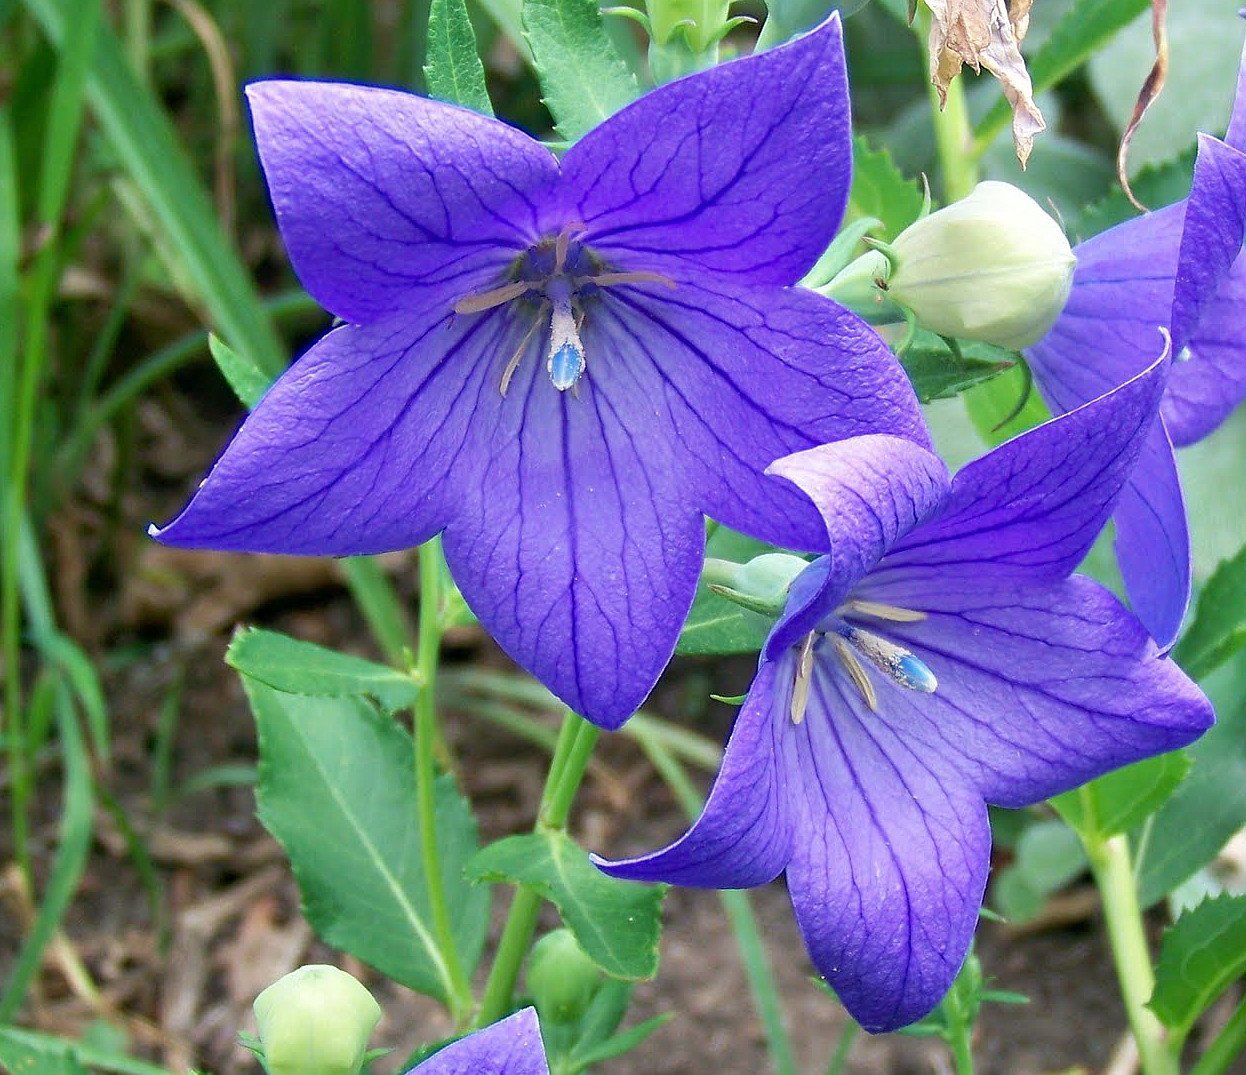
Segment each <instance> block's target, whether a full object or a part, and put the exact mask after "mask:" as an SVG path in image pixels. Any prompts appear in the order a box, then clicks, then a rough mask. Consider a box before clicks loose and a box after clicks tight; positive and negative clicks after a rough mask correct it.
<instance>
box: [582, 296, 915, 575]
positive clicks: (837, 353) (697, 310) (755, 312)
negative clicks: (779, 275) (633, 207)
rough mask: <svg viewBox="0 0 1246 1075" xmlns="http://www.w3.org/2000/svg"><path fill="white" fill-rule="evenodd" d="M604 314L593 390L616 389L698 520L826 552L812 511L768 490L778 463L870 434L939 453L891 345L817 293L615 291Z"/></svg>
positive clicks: (591, 324)
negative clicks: (656, 443)
mask: <svg viewBox="0 0 1246 1075" xmlns="http://www.w3.org/2000/svg"><path fill="white" fill-rule="evenodd" d="M600 312H601V315H602V316H597V314H598V311H594V316H593V317H590V319H589V320H588V322H587V323H586V325H587V334H586V336H585V347H586V348H587V352H588V356H589V358H588V362H589V366H588V379H589V380H592V379H593V378H594V377H597V378H599V379H600V378H601V377H604V376H609V377H610V378H611V379H612V383H613V378H615V377H616V375H617V377H618V378H619V379H620V381H621V382H624V383H625V384H626V391H627V392H628V393H630V395H631V399H630V403H629V406H630V408H631V409H632V410H634V411H637V412H641V411H643V412H644V413H646V414H648V415H649V416H650V420H651V424H652V426H653V432H652V433H651V434H650V435H651V436H652V437H654V438H658V439H660V441H661V443H662V444H663V445H664V446H665V447H666V449H667V451H668V453H669V455H668V460H669V462H668V464H667V465H669V466H671V467H677V468H678V469H679V470H680V471H681V482H682V485H683V486H684V488H686V489H688V490H689V495H690V496H694V497H695V498H696V504H697V506H698V507H699V508H700V509H701V510H702V511H704V512H705V513H706V514H707V515H710V516H711V517H713V518H715V519H717V520H718V521H719V522H722V523H724V524H726V525H727V526H730V527H732V528H733V529H736V530H741V531H743V532H745V533H747V534H750V535H752V536H753V537H756V538H759V539H760V540H762V541H768V542H772V543H774V544H779V545H782V546H783V547H785V548H793V549H806V550H810V551H821V550H825V549H826V548H827V535H826V527H825V524H824V523H823V522H822V520H821V519H820V518H819V516H818V513H817V512H816V511H815V510H813V508H812V507H811V506H810V504H809V501H808V499H807V498H806V497H805V496H803V495H802V494H801V493H799V492H798V491H797V490H795V489H792V488H791V487H790V486H789V485H788V484H787V483H786V482H777V481H773V480H771V479H769V478H766V477H764V476H763V471H764V470H765V468H766V467H767V466H768V465H769V464H770V463H771V462H772V461H773V460H774V459H776V458H778V457H779V456H783V455H788V454H789V453H791V452H795V451H799V450H801V449H804V448H809V447H812V446H814V445H817V444H822V443H824V442H826V441H836V440H842V439H844V438H846V437H853V436H857V435H859V434H866V433H879V432H887V433H894V434H896V435H897V436H901V437H907V438H909V439H910V440H915V441H917V442H918V443H920V444H929V440H928V434H927V432H926V428H925V425H924V423H923V421H922V417H921V409H920V407H919V406H918V404H917V399H916V397H915V396H914V394H913V390H912V388H911V386H910V384H909V382H908V379H907V377H905V375H904V371H903V370H902V368H901V367H900V365H899V363H898V362H897V361H896V360H895V357H894V356H893V355H892V354H891V352H890V351H889V350H888V349H887V347H886V345H885V344H884V343H883V342H882V340H881V339H880V338H879V337H878V335H877V334H876V333H875V332H874V331H873V330H872V329H871V328H870V327H869V326H868V325H866V324H865V323H864V322H863V321H861V320H860V319H859V318H858V317H856V316H855V315H854V314H852V313H850V312H849V311H847V310H845V309H843V308H842V307H840V306H838V305H836V304H835V303H833V302H831V301H830V300H829V299H824V298H823V297H822V296H820V295H817V294H815V293H813V292H811V291H807V290H804V289H800V288H792V289H779V288H737V287H733V286H731V285H729V284H721V283H711V282H705V281H703V282H701V283H699V284H681V285H680V286H679V287H677V288H676V289H674V290H673V291H672V290H668V289H666V288H662V287H652V288H646V289H644V290H643V291H641V290H639V289H615V290H612V291H611V292H608V293H607V294H606V296H605V298H604V300H603V305H602V307H601V309H600ZM607 315H608V316H607ZM595 354H596V355H599V356H600V357H599V358H596V359H595V358H594V355H595Z"/></svg>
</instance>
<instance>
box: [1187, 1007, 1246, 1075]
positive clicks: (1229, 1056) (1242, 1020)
mask: <svg viewBox="0 0 1246 1075" xmlns="http://www.w3.org/2000/svg"><path fill="white" fill-rule="evenodd" d="M1243 1052H1246V1000H1244V1001H1242V1002H1241V1003H1240V1004H1239V1005H1238V1006H1237V1010H1236V1011H1235V1012H1234V1013H1233V1014H1232V1015H1231V1016H1230V1017H1229V1021H1228V1022H1227V1023H1225V1025H1224V1027H1223V1028H1222V1029H1221V1031H1220V1033H1219V1034H1217V1035H1216V1036H1215V1038H1214V1039H1213V1040H1212V1043H1211V1044H1210V1045H1209V1046H1208V1047H1207V1051H1206V1052H1205V1053H1203V1055H1202V1056H1201V1057H1199V1060H1198V1063H1197V1064H1195V1065H1194V1067H1193V1068H1191V1069H1190V1075H1224V1072H1226V1071H1228V1070H1229V1065H1230V1064H1231V1063H1233V1061H1234V1060H1236V1059H1237V1058H1238V1057H1239V1056H1241V1055H1242V1053H1243Z"/></svg>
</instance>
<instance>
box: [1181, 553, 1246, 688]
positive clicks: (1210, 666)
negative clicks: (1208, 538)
mask: <svg viewBox="0 0 1246 1075" xmlns="http://www.w3.org/2000/svg"><path fill="white" fill-rule="evenodd" d="M1244 646H1246V546H1243V547H1242V549H1241V550H1240V551H1239V552H1238V554H1237V555H1236V556H1234V557H1233V559H1231V560H1225V561H1223V562H1222V563H1221V564H1220V566H1219V567H1217V568H1216V570H1215V573H1214V574H1213V575H1212V576H1211V578H1210V579H1208V580H1207V585H1206V586H1204V587H1203V589H1202V592H1201V593H1200V594H1199V595H1198V606H1197V608H1196V610H1195V613H1194V620H1193V622H1192V623H1191V624H1190V626H1189V628H1188V629H1187V630H1186V632H1185V634H1184V635H1182V636H1181V641H1180V642H1179V643H1178V644H1177V648H1176V649H1175V650H1174V651H1173V657H1174V658H1175V660H1176V661H1177V663H1178V664H1179V665H1181V667H1182V668H1184V669H1185V670H1186V672H1187V673H1188V674H1189V675H1190V676H1192V677H1193V678H1194V679H1202V678H1203V677H1204V676H1207V675H1210V674H1211V673H1212V672H1213V671H1215V670H1216V669H1217V668H1218V667H1219V666H1220V665H1222V664H1223V663H1224V662H1225V661H1227V660H1228V659H1229V658H1230V657H1232V656H1233V654H1234V653H1236V652H1237V651H1238V650H1240V649H1242V648H1243V647H1244Z"/></svg>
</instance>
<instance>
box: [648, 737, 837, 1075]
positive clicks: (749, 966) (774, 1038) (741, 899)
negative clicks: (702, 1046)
mask: <svg viewBox="0 0 1246 1075" xmlns="http://www.w3.org/2000/svg"><path fill="white" fill-rule="evenodd" d="M636 739H637V741H638V742H639V743H640V746H641V749H642V750H644V752H645V754H646V756H647V757H648V758H649V760H650V761H651V762H652V763H653V767H654V768H655V769H657V771H658V773H659V774H660V775H661V777H662V779H663V780H664V781H666V784H667V786H668V787H669V788H670V789H671V791H672V792H673V793H674V795H675V798H676V799H678V800H679V802H680V805H681V806H683V808H684V810H685V811H686V812H687V814H688V816H689V817H690V818H693V819H695V818H696V817H697V815H698V814H700V812H701V807H702V806H703V805H704V803H703V801H702V799H701V796H700V794H699V793H698V792H697V789H696V788H695V787H693V785H692V782H691V781H690V780H689V779H688V775H687V774H686V773H685V772H684V770H683V766H681V765H680V764H679V762H678V761H677V760H676V758H675V757H674V756H673V755H672V754H671V753H670V751H669V750H668V749H667V747H666V745H665V744H664V743H661V742H659V741H658V740H657V739H655V738H652V737H650V736H648V735H646V734H644V733H640V734H638V735H637V736H636ZM718 898H719V899H720V900H721V901H722V905H723V909H724V910H725V911H726V912H727V918H728V920H729V921H730V922H731V931H732V932H733V933H734V934H735V939H736V946H737V947H738V948H739V950H740V962H741V963H742V964H743V965H744V973H745V975H746V976H747V978H748V984H749V990H750V991H751V992H752V994H753V1006H754V1007H755V1008H756V1009H757V1014H758V1016H760V1018H761V1021H762V1026H763V1027H765V1030H766V1044H767V1049H768V1050H769V1053H770V1059H771V1061H772V1062H773V1064H774V1070H775V1072H776V1073H777V1075H798V1072H799V1070H800V1069H799V1068H798V1067H797V1066H796V1058H795V1056H794V1054H793V1053H792V1043H791V1039H790V1038H789V1036H788V1033H787V1026H786V1025H785V1023H784V1022H783V1004H782V1001H781V1000H780V998H779V989H778V986H777V985H776V983H775V980H774V974H773V973H772V972H771V970H770V964H769V962H768V961H767V959H766V949H765V946H764V945H763V943H762V939H761V932H760V931H759V930H758V928H757V919H756V917H755V916H754V915H753V908H752V905H751V904H750V903H749V898H748V893H746V892H744V891H741V890H738V889H725V890H722V891H720V892H719V893H718ZM832 1070H833V1069H832Z"/></svg>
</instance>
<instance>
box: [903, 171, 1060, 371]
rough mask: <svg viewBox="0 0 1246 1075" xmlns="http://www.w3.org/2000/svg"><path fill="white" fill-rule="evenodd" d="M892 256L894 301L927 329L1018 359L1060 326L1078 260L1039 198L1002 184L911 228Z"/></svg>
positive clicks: (983, 189)
mask: <svg viewBox="0 0 1246 1075" xmlns="http://www.w3.org/2000/svg"><path fill="white" fill-rule="evenodd" d="M888 254H889V256H890V258H891V259H892V262H893V269H892V272H891V275H890V277H889V278H888V279H887V284H886V286H887V293H888V294H889V295H890V297H891V298H892V299H894V300H895V301H896V302H898V303H899V304H900V305H901V306H906V307H908V309H909V310H911V311H912V312H913V314H914V316H915V317H916V318H917V321H918V323H919V324H920V325H921V326H922V327H923V328H927V329H930V330H931V331H932V332H937V333H939V334H940V335H941V336H955V337H959V338H962V339H968V340H981V341H983V342H984V343H993V344H995V345H996V346H997V347H1004V348H1007V349H1008V350H1012V351H1015V350H1020V349H1021V348H1022V347H1028V346H1029V345H1030V344H1032V343H1037V342H1038V341H1039V340H1040V339H1042V338H1043V336H1045V335H1046V334H1047V330H1048V329H1050V328H1051V326H1052V324H1053V323H1054V322H1055V320H1056V318H1057V317H1059V316H1060V311H1061V310H1063V309H1064V304H1065V303H1066V302H1067V301H1068V297H1069V290H1070V288H1071V287H1072V286H1073V269H1074V266H1075V265H1076V260H1077V259H1076V258H1075V257H1074V255H1073V251H1072V249H1071V248H1070V247H1069V241H1068V239H1066V238H1065V236H1064V232H1063V230H1062V229H1061V227H1060V225H1059V224H1058V223H1057V222H1056V221H1055V220H1054V219H1053V218H1052V217H1051V216H1050V215H1048V214H1047V213H1046V212H1044V211H1043V209H1042V207H1041V206H1039V204H1038V203H1037V202H1036V201H1034V199H1033V198H1031V197H1030V196H1029V195H1028V194H1026V193H1024V192H1023V191H1021V190H1018V189H1017V188H1016V187H1014V186H1012V185H1011V184H1008V183H997V182H987V183H979V184H978V186H977V187H976V188H975V189H974V191H973V193H972V194H970V195H969V197H967V198H962V199H961V200H960V201H958V202H954V203H953V204H951V205H949V206H947V207H946V208H944V209H940V210H939V211H938V212H936V213H931V214H930V215H929V216H927V217H924V218H923V219H921V220H918V221H916V222H915V223H913V224H911V225H910V226H909V227H908V228H906V229H905V230H904V231H903V232H901V233H900V235H898V236H897V237H896V239H895V241H894V242H893V243H892V244H891V246H890V249H889V251H888Z"/></svg>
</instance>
